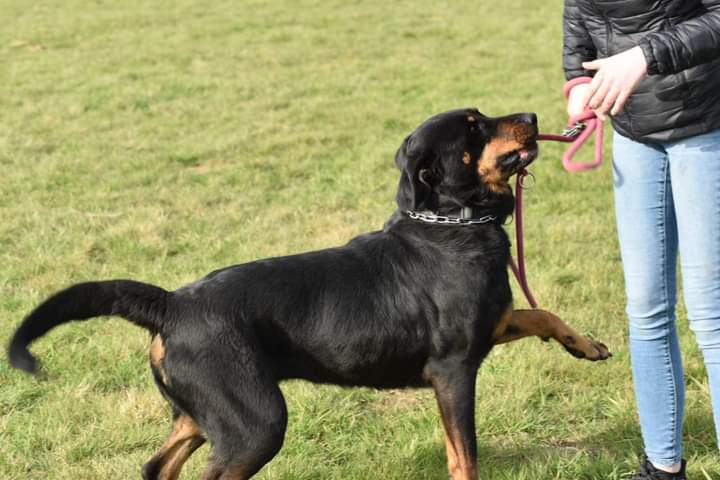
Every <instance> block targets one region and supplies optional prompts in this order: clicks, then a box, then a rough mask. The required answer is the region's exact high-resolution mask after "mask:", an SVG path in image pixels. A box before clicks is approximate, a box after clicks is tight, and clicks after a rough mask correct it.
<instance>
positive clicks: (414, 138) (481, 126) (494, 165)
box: [395, 109, 538, 215]
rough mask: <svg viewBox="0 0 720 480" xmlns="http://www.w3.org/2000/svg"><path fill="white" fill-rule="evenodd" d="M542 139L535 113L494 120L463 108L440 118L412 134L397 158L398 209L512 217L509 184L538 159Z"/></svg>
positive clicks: (434, 118) (399, 150) (444, 114)
mask: <svg viewBox="0 0 720 480" xmlns="http://www.w3.org/2000/svg"><path fill="white" fill-rule="evenodd" d="M536 140H537V118H536V116H535V114H533V113H519V114H513V115H508V116H504V117H497V118H491V117H486V116H485V115H483V114H482V113H480V112H479V111H478V110H476V109H462V110H451V111H449V112H445V113H441V114H439V115H436V116H434V117H432V118H430V119H428V120H427V121H425V122H424V123H423V124H422V125H420V126H419V127H418V128H417V129H416V130H415V131H414V132H413V133H412V134H410V135H409V136H408V137H407V138H406V139H405V141H403V144H402V145H401V146H400V148H399V149H398V151H397V154H396V155H395V163H396V164H397V166H398V168H400V170H401V171H402V175H401V177H400V185H399V187H398V193H397V203H398V206H399V207H400V208H401V209H402V210H432V211H438V210H440V209H443V208H458V207H460V208H462V207H473V208H478V209H487V210H494V209H499V211H498V212H497V213H499V214H500V215H507V214H509V213H512V189H511V188H510V186H509V184H508V180H509V179H510V177H511V176H512V175H514V174H516V173H518V172H519V171H521V170H522V169H523V168H525V167H526V166H527V165H529V164H530V163H531V162H532V161H533V160H535V158H536V157H537V154H538V147H537V143H536ZM508 201H509V202H510V206H509V207H508ZM508 208H509V211H506V210H507V209H508Z"/></svg>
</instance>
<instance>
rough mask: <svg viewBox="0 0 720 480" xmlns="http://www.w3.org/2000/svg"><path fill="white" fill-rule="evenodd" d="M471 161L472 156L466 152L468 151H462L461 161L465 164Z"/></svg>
mask: <svg viewBox="0 0 720 480" xmlns="http://www.w3.org/2000/svg"><path fill="white" fill-rule="evenodd" d="M471 161H472V158H471V157H470V153H468V152H465V153H463V163H464V164H465V165H470V162H471Z"/></svg>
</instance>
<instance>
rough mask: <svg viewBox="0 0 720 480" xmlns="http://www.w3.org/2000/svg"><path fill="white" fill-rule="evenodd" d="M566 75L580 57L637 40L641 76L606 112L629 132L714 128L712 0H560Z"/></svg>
mask: <svg viewBox="0 0 720 480" xmlns="http://www.w3.org/2000/svg"><path fill="white" fill-rule="evenodd" d="M563 30H564V35H563V37H564V38H563V40H564V41H563V67H564V69H565V76H566V77H567V79H568V80H569V79H572V78H575V77H579V76H582V75H589V76H592V75H593V72H589V71H587V70H584V69H583V68H582V65H581V64H582V62H585V61H589V60H594V59H595V58H604V57H609V56H611V55H615V54H617V53H620V52H623V51H625V50H627V49H629V48H632V47H635V46H640V48H641V49H642V51H643V53H644V54H645V58H646V60H647V63H648V77H647V78H645V79H643V80H642V82H641V83H640V84H639V85H638V88H637V89H636V90H635V92H634V93H633V95H631V97H630V99H629V100H628V102H627V103H626V104H625V109H624V110H623V112H622V113H620V114H619V115H617V116H615V117H613V119H612V121H613V126H614V127H615V129H616V130H617V131H618V132H619V133H621V134H622V135H625V136H627V137H630V138H632V139H634V140H638V141H642V142H653V141H656V142H662V141H668V140H677V139H680V138H684V137H689V136H692V135H698V134H701V133H706V132H709V131H710V130H714V129H716V128H720V0H626V1H618V0H565V12H564V29H563Z"/></svg>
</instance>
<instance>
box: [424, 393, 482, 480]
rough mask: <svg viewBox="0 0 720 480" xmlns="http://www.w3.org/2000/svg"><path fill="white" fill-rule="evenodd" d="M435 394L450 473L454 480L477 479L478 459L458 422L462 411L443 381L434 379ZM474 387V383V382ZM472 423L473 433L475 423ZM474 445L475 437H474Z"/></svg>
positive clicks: (473, 432)
mask: <svg viewBox="0 0 720 480" xmlns="http://www.w3.org/2000/svg"><path fill="white" fill-rule="evenodd" d="M433 388H434V389H435V396H436V399H437V403H438V407H439V409H440V418H441V419H442V424H443V430H444V432H445V451H446V452H447V464H448V473H450V478H451V479H452V480H477V478H478V474H477V460H476V454H475V450H474V448H473V447H470V445H469V444H468V443H467V441H463V435H462V433H461V431H460V428H459V425H458V422H462V421H463V419H462V418H461V417H462V412H461V411H459V410H457V405H455V402H453V401H452V400H451V399H450V396H451V395H452V394H448V393H449V390H448V389H447V388H445V385H444V383H443V382H442V381H433ZM473 388H474V384H473ZM471 423H472V435H474V434H475V425H474V422H471ZM473 445H474V438H473Z"/></svg>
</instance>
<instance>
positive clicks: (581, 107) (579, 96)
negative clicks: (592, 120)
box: [567, 83, 590, 117]
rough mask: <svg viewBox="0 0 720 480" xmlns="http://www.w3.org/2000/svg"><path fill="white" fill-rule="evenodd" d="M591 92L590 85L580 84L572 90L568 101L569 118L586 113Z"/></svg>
mask: <svg viewBox="0 0 720 480" xmlns="http://www.w3.org/2000/svg"><path fill="white" fill-rule="evenodd" d="M589 90H590V84H589V83H580V84H578V85H575V86H574V87H573V88H572V89H571V90H570V93H569V94H568V99H567V113H568V116H569V117H576V116H578V115H580V114H581V113H583V112H584V111H585V107H587V97H588V91H589Z"/></svg>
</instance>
